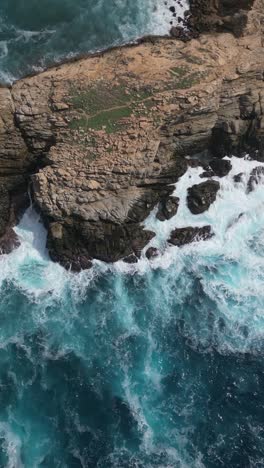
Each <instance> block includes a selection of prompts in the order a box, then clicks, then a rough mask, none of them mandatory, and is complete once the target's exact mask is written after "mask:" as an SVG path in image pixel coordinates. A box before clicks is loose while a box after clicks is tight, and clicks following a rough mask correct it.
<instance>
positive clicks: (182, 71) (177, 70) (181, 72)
mask: <svg viewBox="0 0 264 468" xmlns="http://www.w3.org/2000/svg"><path fill="white" fill-rule="evenodd" d="M188 71H189V69H188V68H187V67H173V68H171V69H170V72H171V74H172V75H173V76H177V77H179V78H180V77H182V76H185V75H186V74H187V73H188Z"/></svg>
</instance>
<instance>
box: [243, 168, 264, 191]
mask: <svg viewBox="0 0 264 468" xmlns="http://www.w3.org/2000/svg"><path fill="white" fill-rule="evenodd" d="M259 183H264V166H258V167H255V169H253V171H252V172H251V174H250V178H249V181H248V186H247V191H248V193H249V192H252V191H253V190H254V188H255V185H258V184H259Z"/></svg>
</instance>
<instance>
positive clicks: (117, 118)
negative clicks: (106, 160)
mask: <svg viewBox="0 0 264 468" xmlns="http://www.w3.org/2000/svg"><path fill="white" fill-rule="evenodd" d="M131 113H132V109H131V108H130V107H120V108H117V109H112V110H109V111H107V110H106V111H103V112H100V113H98V114H96V115H95V116H92V117H89V116H83V117H81V118H80V119H75V120H72V121H71V122H70V128H72V129H75V130H76V129H80V128H82V129H84V130H88V129H89V128H92V129H93V130H101V129H102V128H104V129H105V131H106V132H107V133H115V132H117V131H119V130H121V129H122V127H123V126H124V124H123V123H122V122H121V120H122V119H123V118H126V117H130V115H131Z"/></svg>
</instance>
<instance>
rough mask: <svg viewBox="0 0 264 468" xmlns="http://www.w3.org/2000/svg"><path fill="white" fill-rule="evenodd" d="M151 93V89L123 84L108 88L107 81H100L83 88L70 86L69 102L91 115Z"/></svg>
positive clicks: (138, 99)
mask: <svg viewBox="0 0 264 468" xmlns="http://www.w3.org/2000/svg"><path fill="white" fill-rule="evenodd" d="M151 95H152V90H151V89H149V88H144V89H140V90H136V89H133V88H132V89H128V88H127V87H126V86H125V84H121V85H118V86H117V85H116V86H113V87H112V88H110V87H109V83H106V84H105V83H100V84H97V85H96V86H91V87H89V88H86V89H84V90H78V89H75V88H72V89H71V99H70V104H71V105H72V106H73V108H74V109H76V110H82V111H84V112H86V113H88V114H89V115H93V114H95V113H97V112H100V111H105V110H108V109H112V108H113V107H122V106H126V105H127V104H129V103H132V102H140V101H142V100H144V99H147V98H148V97H150V96H151Z"/></svg>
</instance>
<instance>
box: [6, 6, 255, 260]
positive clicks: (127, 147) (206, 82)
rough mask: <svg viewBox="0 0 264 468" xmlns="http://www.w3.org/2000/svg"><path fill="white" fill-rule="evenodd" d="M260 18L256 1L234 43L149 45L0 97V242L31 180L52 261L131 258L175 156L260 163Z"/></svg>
mask: <svg viewBox="0 0 264 468" xmlns="http://www.w3.org/2000/svg"><path fill="white" fill-rule="evenodd" d="M193 3H194V2H193ZM206 3H207V2H206ZM216 3H217V2H216ZM227 3H228V2H225V4H226V5H227ZM229 3H230V4H231V2H229ZM235 3H236V4H237V5H238V3H239V2H238V1H236V2H233V4H235ZM212 4H213V2H212ZM248 6H249V4H248ZM260 6H262V13H261V14H259V16H258V17H257V13H259V12H260ZM246 10H247V8H246ZM263 10H264V0H255V2H254V8H253V9H252V11H250V12H249V11H248V10H247V13H246V14H247V18H248V21H247V24H246V25H244V29H243V35H242V36H241V37H237V38H236V37H235V36H234V35H233V34H231V33H221V34H205V35H202V36H200V37H199V38H198V39H193V40H192V41H190V42H188V43H186V44H185V43H183V42H181V41H177V40H175V39H155V40H154V39H152V40H150V41H145V42H142V43H141V44H139V45H136V46H133V47H131V46H130V47H123V48H116V49H113V50H110V51H108V52H105V53H102V54H100V55H96V56H92V57H90V58H86V59H82V60H79V61H75V62H71V63H67V64H64V65H61V66H58V67H55V68H52V69H49V70H47V71H45V72H43V73H41V74H40V75H37V76H33V77H29V78H26V79H24V80H21V81H19V82H17V83H15V84H14V86H13V88H12V90H9V89H5V88H2V89H0V94H1V100H0V179H1V181H2V182H1V184H2V185H1V187H2V188H1V194H2V195H1V200H2V207H1V210H3V213H2V215H1V221H0V236H1V235H4V233H5V232H6V229H7V228H8V227H9V226H10V225H12V224H13V223H14V219H15V218H16V216H14V215H13V214H12V213H13V212H14V210H10V207H11V206H12V203H13V202H12V196H13V193H18V192H19V191H22V192H23V191H24V190H25V186H26V184H27V181H28V175H29V174H30V173H31V174H32V173H34V175H33V177H32V182H33V196H34V201H35V203H36V205H37V207H38V209H39V210H40V211H41V213H42V216H43V219H44V221H45V224H46V226H47V229H48V247H49V250H50V253H51V256H52V258H54V259H55V260H56V261H60V262H61V263H63V264H64V265H66V266H67V267H69V266H70V265H71V264H72V265H73V267H74V268H75V269H79V268H82V267H83V266H89V265H90V263H89V262H90V259H91V258H98V259H101V260H105V261H115V260H117V259H119V258H123V257H126V256H129V255H131V254H133V253H134V254H136V255H138V253H139V251H140V250H141V249H142V248H143V247H144V246H145V245H146V243H147V242H148V241H149V239H150V238H151V237H152V236H153V234H152V233H149V232H147V231H144V230H143V229H142V226H141V224H140V223H141V222H142V221H143V220H144V219H145V218H146V217H147V215H148V214H149V213H150V211H151V210H152V208H153V207H154V206H155V205H156V204H157V203H158V202H159V200H161V199H164V198H166V196H167V195H168V194H170V193H171V187H170V186H168V184H171V183H174V182H176V181H177V179H178V178H179V177H180V176H181V175H182V174H183V173H184V172H185V170H186V160H185V158H184V157H185V156H193V155H201V154H203V155H205V154H210V155H211V156H213V157H222V156H224V155H225V154H227V153H236V154H237V153H241V152H243V151H251V152H252V154H253V155H254V156H255V157H257V158H258V159H259V160H263V158H264V149H263V135H264V120H263V100H264V82H263V62H264V60H263V58H264V53H263V52H264V49H263V36H262V27H263ZM256 18H257V19H256ZM256 151H257V152H256ZM13 205H14V204H13ZM16 206H17V205H16ZM10 213H11V214H10ZM76 261H77V264H76Z"/></svg>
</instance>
